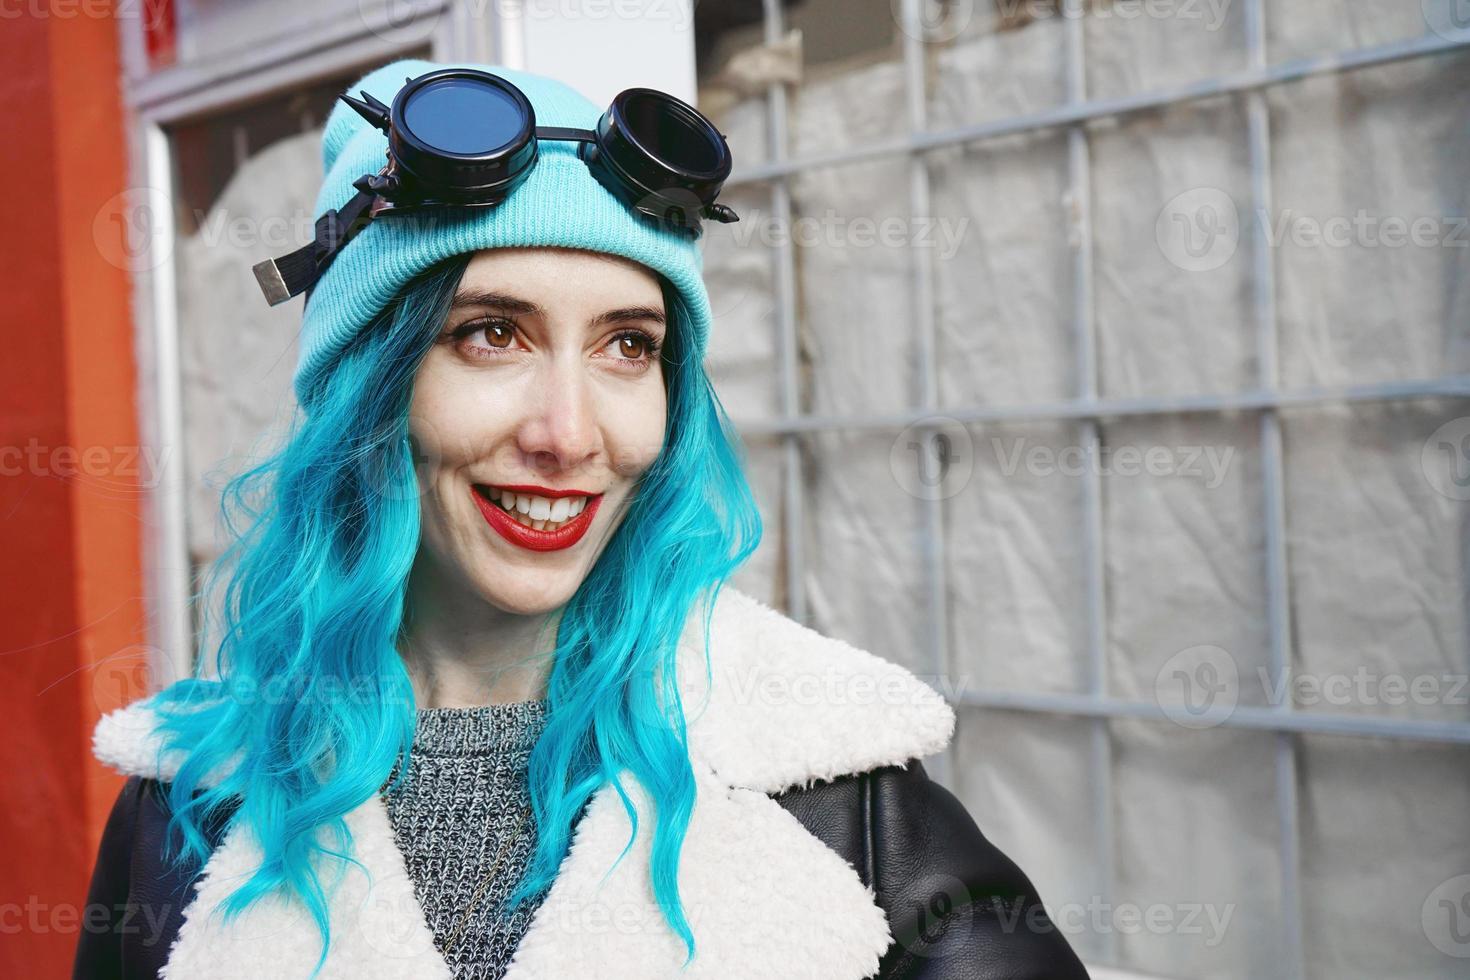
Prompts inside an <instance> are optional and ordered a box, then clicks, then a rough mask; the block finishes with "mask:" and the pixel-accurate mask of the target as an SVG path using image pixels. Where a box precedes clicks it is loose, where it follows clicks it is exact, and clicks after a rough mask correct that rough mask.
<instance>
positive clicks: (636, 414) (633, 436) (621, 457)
mask: <svg viewBox="0 0 1470 980" xmlns="http://www.w3.org/2000/svg"><path fill="white" fill-rule="evenodd" d="M612 418H613V421H612V423H611V424H610V425H609V426H608V428H607V433H608V435H607V439H608V441H609V443H610V446H611V449H612V452H611V456H612V458H613V459H614V460H616V461H617V464H618V468H619V470H620V471H621V472H622V475H624V476H627V477H630V478H631V477H637V476H639V475H640V474H642V473H643V471H644V470H646V469H648V468H649V467H650V466H652V465H653V461H654V460H655V459H657V458H658V454H659V451H660V450H661V449H662V448H663V440H664V432H665V429H666V428H667V425H668V399H667V397H666V396H665V394H664V389H663V385H662V383H660V384H659V385H657V386H656V387H655V386H650V387H649V388H648V389H647V390H645V391H642V392H640V393H639V396H638V397H637V398H636V399H629V400H626V401H624V402H623V403H622V404H620V405H619V406H618V409H617V411H616V412H615V414H614V415H613V416H612Z"/></svg>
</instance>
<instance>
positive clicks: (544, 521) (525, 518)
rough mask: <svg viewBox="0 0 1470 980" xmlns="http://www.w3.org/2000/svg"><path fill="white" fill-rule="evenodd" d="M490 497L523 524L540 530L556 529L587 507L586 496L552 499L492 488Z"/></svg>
mask: <svg viewBox="0 0 1470 980" xmlns="http://www.w3.org/2000/svg"><path fill="white" fill-rule="evenodd" d="M490 498H491V499H492V500H495V501H498V502H499V503H500V506H501V507H503V508H504V509H505V510H507V511H509V512H510V513H512V514H514V515H515V516H516V519H517V520H519V521H520V522H521V523H522V524H525V525H526V526H527V527H533V528H535V529H536V530H538V531H541V530H555V529H556V526H557V525H559V524H561V523H563V522H565V521H568V520H571V519H572V518H574V517H576V516H577V515H578V514H580V513H582V511H584V510H586V509H587V498H586V497H557V498H556V499H555V500H552V499H550V498H548V497H538V496H536V495H534V494H525V493H511V492H510V491H509V490H493V489H492V490H491V491H490Z"/></svg>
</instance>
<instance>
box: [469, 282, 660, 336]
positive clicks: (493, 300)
mask: <svg viewBox="0 0 1470 980" xmlns="http://www.w3.org/2000/svg"><path fill="white" fill-rule="evenodd" d="M467 306H488V307H492V308H493V309H497V310H500V311H502V312H505V313H513V314H516V315H520V316H544V315H545V313H546V311H545V310H543V309H542V308H541V307H540V306H537V305H536V304H535V303H532V302H531V301H530V300H526V299H521V298H520V297H519V296H512V295H510V294H509V293H500V292H496V291H494V290H486V289H467V290H461V291H460V292H458V293H456V294H455V296H454V302H453V304H452V305H451V306H450V310H451V311H453V310H459V309H463V308H465V307H467ZM630 320H652V321H654V322H655V323H664V322H665V320H664V313H663V310H660V309H657V308H656V307H652V306H625V307H622V308H621V309H616V310H607V311H605V312H603V313H599V314H597V316H595V317H593V318H592V324H591V325H592V326H594V327H601V326H605V325H607V324H610V323H626V322H628V321H630Z"/></svg>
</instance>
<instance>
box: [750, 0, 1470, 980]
mask: <svg viewBox="0 0 1470 980" xmlns="http://www.w3.org/2000/svg"><path fill="white" fill-rule="evenodd" d="M920 2H921V0H902V5H901V8H899V14H900V16H901V18H902V25H903V27H904V31H903V34H904V42H903V60H904V69H905V72H904V76H905V85H906V100H907V121H908V128H909V132H908V134H907V135H905V136H903V137H901V138H896V139H892V140H886V141H879V142H874V143H870V144H866V145H861V146H854V147H847V148H843V149H841V150H838V151H834V152H828V153H821V154H812V155H808V156H805V157H801V158H795V159H793V158H790V157H788V156H787V153H786V147H787V138H786V137H787V114H788V106H787V91H786V88H785V85H784V84H783V83H779V82H778V83H773V84H772V85H771V86H769V88H768V89H767V94H766V109H767V136H768V145H769V147H770V154H769V158H768V159H767V160H765V161H763V162H761V163H758V164H756V165H752V166H747V167H743V168H741V169H740V170H738V171H737V172H736V173H734V174H732V175H731V178H730V179H729V180H728V181H727V182H726V186H727V187H737V186H750V185H768V186H769V189H770V193H771V206H772V214H773V218H774V220H775V221H777V222H780V223H781V225H782V226H783V227H784V226H786V225H789V222H790V219H791V211H792V201H791V192H790V186H789V180H790V178H791V177H793V176H794V175H797V174H800V173H803V172H806V171H810V170H814V169H818V168H830V167H838V166H842V165H847V164H853V163H859V162H864V161H868V160H874V159H883V158H890V157H899V156H907V158H908V160H909V162H910V166H909V174H910V181H909V187H908V200H909V207H910V213H911V214H914V215H927V214H928V213H929V211H930V200H929V171H928V167H927V165H926V162H925V158H924V154H925V152H926V151H929V150H933V149H936V148H940V147H946V146H953V145H958V144H967V143H974V142H979V141H984V140H992V139H996V138H998V137H1003V136H1010V135H1014V134H1017V133H1033V132H1039V131H1042V130H1050V129H1064V130H1065V131H1066V136H1067V149H1068V172H1067V177H1068V184H1069V191H1068V194H1069V203H1070V204H1071V210H1072V214H1073V219H1072V220H1073V221H1074V227H1073V229H1072V230H1073V232H1074V233H1075V234H1074V236H1073V242H1074V255H1073V280H1074V281H1073V286H1074V303H1073V309H1072V319H1073V334H1074V340H1075V343H1076V360H1075V365H1076V372H1077V377H1078V385H1077V392H1076V395H1075V397H1074V398H1072V399H1070V400H1065V401H1056V402H1050V403H1038V404H1012V405H975V406H965V407H955V408H941V407H940V405H939V402H938V394H937V392H938V385H937V365H936V353H935V337H934V330H935V301H934V269H933V258H932V254H931V252H930V251H929V250H926V249H915V250H913V251H912V252H911V255H912V258H913V264H912V272H913V276H914V297H915V301H914V305H915V309H914V311H913V312H914V321H913V322H914V323H915V325H916V328H915V336H914V346H915V350H916V352H917V361H918V367H917V377H916V378H915V379H914V381H915V384H914V390H915V392H916V394H915V398H914V405H913V407H912V408H911V409H910V410H907V411H900V412H888V413H878V414H862V415H850V416H832V415H818V414H807V413H803V412H801V411H800V391H799V387H798V345H797V314H796V306H795V295H796V292H795V290H796V262H795V253H794V250H793V245H792V242H791V239H790V236H782V237H781V240H780V242H779V243H778V244H777V245H776V247H775V249H774V252H773V265H774V268H773V289H774V293H775V297H774V298H775V325H776V331H777V335H776V336H777V343H776V361H777V371H778V378H779V392H780V394H779V407H780V413H781V414H780V415H779V416H777V417H776V418H773V419H749V420H741V421H739V422H738V423H737V425H738V428H739V430H740V431H741V433H742V434H743V435H744V436H745V437H747V438H761V437H772V438H775V439H777V440H778V441H779V445H780V448H781V459H782V464H783V465H782V482H781V496H782V500H781V504H782V507H783V512H784V513H785V515H786V521H787V524H786V527H785V536H784V546H785V552H784V556H783V557H784V560H785V563H786V567H787V568H788V569H789V570H790V574H789V575H788V576H787V589H788V594H787V597H786V600H787V606H788V611H789V612H790V614H791V615H792V616H793V617H794V618H796V619H798V620H801V621H805V620H806V619H807V602H806V595H805V590H804V585H803V581H802V570H803V569H804V568H805V562H804V556H803V539H804V531H805V514H804V506H805V501H804V499H803V495H802V478H801V477H802V474H801V469H800V467H801V459H802V457H801V439H802V437H803V436H804V435H805V434H808V433H823V432H855V431H893V432H898V431H901V430H903V429H905V428H907V427H909V426H916V427H917V429H918V431H919V432H920V433H921V434H922V435H923V436H924V437H925V439H924V444H925V445H926V446H930V447H932V446H933V445H934V439H935V438H936V436H937V434H938V432H939V426H940V425H941V423H944V422H948V421H949V420H955V421H958V422H961V423H963V424H976V423H985V422H996V421H1015V420H1034V421H1050V422H1067V421H1071V422H1074V423H1075V426H1076V432H1077V436H1078V439H1079V444H1080V446H1081V448H1082V449H1083V452H1084V453H1085V454H1086V455H1087V457H1088V458H1091V459H1096V458H1097V456H1098V453H1099V451H1100V443H1101V435H1100V425H1101V422H1102V420H1104V419H1109V418H1126V417H1130V416H1135V417H1136V416H1151V415H1179V414H1184V413H1211V414H1214V413H1223V412H1230V411H1249V412H1254V413H1257V414H1258V419H1259V432H1260V453H1261V468H1262V469H1261V472H1262V477H1261V482H1262V500H1261V508H1262V512H1263V516H1264V524H1265V544H1264V552H1265V555H1264V558H1265V569H1264V570H1265V581H1266V591H1267V597H1266V598H1267V616H1268V637H1269V651H1268V652H1269V664H1270V671H1271V674H1272V676H1273V677H1275V678H1278V679H1279V678H1282V677H1286V676H1288V675H1289V673H1290V669H1291V662H1292V655H1291V639H1290V637H1291V621H1290V617H1291V603H1290V598H1289V588H1290V583H1289V578H1288V574H1287V567H1288V566H1287V553H1286V512H1285V493H1284V484H1283V462H1282V444H1281V421H1280V414H1281V411H1282V410H1285V409H1291V408H1294V407H1311V406H1320V405H1329V404H1343V403H1356V402H1388V401H1405V400H1415V399H1426V398H1435V397H1449V398H1465V397H1470V376H1465V375H1459V376H1450V377H1444V378H1436V379H1426V380H1422V381H1407V382H1392V383H1383V384H1366V385H1348V386H1335V387H1321V388H1313V389H1299V390H1295V391H1282V390H1280V389H1279V388H1278V387H1277V385H1278V371H1277V343H1278V340H1277V312H1276V282H1275V276H1276V270H1275V264H1274V256H1273V250H1272V249H1271V248H1270V246H1269V242H1268V241H1267V237H1266V236H1267V229H1265V228H1264V227H1263V226H1262V225H1261V223H1260V222H1252V223H1251V224H1252V227H1253V228H1254V231H1253V241H1252V245H1253V258H1252V262H1253V265H1252V279H1253V296H1252V315H1253V319H1254V327H1255V353H1256V360H1257V365H1258V373H1257V377H1256V379H1255V384H1256V386H1257V387H1256V388H1255V390H1249V391H1241V392H1234V393H1222V394H1210V395H1193V396H1172V397H1171V396H1161V397H1139V398H1102V397H1099V394H1098V363H1097V344H1096V334H1095V329H1094V323H1093V262H1092V225H1091V210H1090V209H1091V199H1090V186H1091V179H1092V174H1091V160H1090V155H1089V144H1088V138H1087V130H1086V127H1087V124H1088V123H1090V122H1092V121H1094V120H1099V119H1104V118H1119V117H1125V116H1128V115H1130V114H1133V113H1139V112H1145V111H1149V110H1154V109H1159V108H1163V107H1170V106H1175V105H1180V104H1184V103H1189V102H1194V101H1197V100H1201V99H1208V98H1211V97H1218V96H1223V95H1232V94H1234V95H1239V96H1241V98H1242V102H1243V104H1244V107H1245V111H1246V119H1247V124H1248V129H1247V134H1248V141H1249V146H1248V151H1249V164H1250V171H1251V198H1252V201H1251V203H1252V208H1253V213H1256V212H1259V211H1260V210H1262V209H1264V210H1265V211H1267V212H1269V210H1270V208H1271V206H1272V188H1271V158H1270V151H1271V137H1270V116H1269V110H1268V107H1267V104H1266V91H1267V89H1268V88H1270V87H1272V86H1278V85H1281V84H1284V83H1288V82H1292V81H1297V80H1301V79H1306V78H1310V77H1313V76H1319V75H1328V74H1334V73H1340V72H1345V71H1350V70H1354V69H1358V68H1366V67H1374V66H1380V65H1386V64H1390V63H1393V62H1398V61H1404V60H1408V59H1416V58H1425V57H1430V56H1433V55H1437V54H1443V53H1447V52H1454V51H1460V50H1465V49H1470V31H1465V32H1460V33H1452V34H1446V35H1427V36H1424V37H1420V38H1415V39H1412V40H1407V41H1401V42H1397V43H1392V44H1383V45H1377V46H1372V47H1366V48H1362V49H1359V50H1354V51H1347V52H1339V53H1335V54H1330V55H1323V56H1320V57H1313V58H1302V59H1297V60H1293V61H1289V62H1285V63H1282V64H1277V65H1270V64H1268V62H1267V51H1266V29H1265V12H1264V6H1263V4H1264V0H1247V2H1246V4H1245V6H1244V8H1243V20H1244V33H1245V37H1244V46H1245V52H1246V57H1247V65H1246V67H1245V68H1244V69H1243V70H1241V71H1238V72H1234V73H1231V74H1228V75H1223V76H1219V77H1215V78H1211V79H1206V80H1203V81H1199V82H1196V83H1192V84H1189V85H1182V86H1178V87H1174V88H1170V89H1166V90H1162V91H1156V92H1146V93H1140V94H1136V95H1130V96H1127V97H1123V98H1114V99H1101V100H1088V98H1087V93H1086V61H1085V50H1084V43H1083V20H1082V17H1083V10H1082V0H1063V6H1062V8H1061V9H1062V13H1063V15H1064V16H1065V17H1066V19H1067V24H1066V64H1065V73H1066V92H1067V98H1066V101H1065V102H1063V103H1062V104H1059V105H1057V106H1055V107H1052V108H1048V109H1046V110H1043V111H1041V112H1036V113H1031V114H1026V115H1021V116H1015V117H1009V118H1003V119H998V120H993V121H988V122H983V123H977V124H974V125H966V126H959V127H953V128H949V129H945V130H932V131H931V130H929V129H928V128H927V112H926V109H927V102H926V92H925V85H924V77H925V76H924V58H925V52H924V41H923V40H922V29H921V27H920V8H919V5H920ZM764 15H765V22H764V39H765V41H766V43H768V44H775V43H777V42H778V41H779V40H780V39H781V37H782V35H783V33H784V24H783V18H782V9H781V5H780V3H779V2H778V0H764ZM930 452H931V453H932V452H934V450H933V449H932V448H931V449H930ZM1086 472H1087V475H1085V476H1083V477H1081V480H1082V488H1081V490H1082V493H1081V499H1082V529H1081V530H1082V541H1083V548H1084V554H1085V556H1086V557H1085V569H1084V575H1083V585H1084V593H1085V613H1084V615H1085V636H1086V637H1087V650H1086V651H1085V657H1086V668H1087V669H1086V674H1085V677H1086V682H1085V683H1086V690H1085V692H1084V693H1078V694H1062V693H1040V692H1038V693H1023V692H1015V691H984V690H971V691H966V692H964V693H962V694H959V695H957V696H956V703H957V705H959V706H963V707H974V708H981V709H987V710H999V711H1023V712H1033V713H1037V714H1043V715H1048V714H1049V715H1057V716H1072V717H1079V718H1083V719H1086V720H1087V721H1088V722H1089V734H1090V736H1091V737H1090V743H1089V752H1090V770H1091V772H1092V774H1093V780H1092V785H1091V786H1090V787H1089V793H1090V795H1091V800H1092V808H1093V815H1094V830H1095V832H1094V841H1093V846H1094V848H1095V854H1096V857H1097V861H1096V867H1097V881H1096V888H1095V891H1094V894H1096V895H1098V896H1101V897H1102V899H1103V901H1110V900H1111V892H1112V886H1113V882H1114V881H1115V880H1116V873H1115V861H1116V859H1115V846H1114V845H1115V842H1114V839H1113V826H1112V813H1113V806H1112V797H1113V788H1112V784H1111V780H1112V758H1111V755H1112V746H1111V740H1110V737H1109V722H1110V720H1111V719H1114V718H1135V719H1143V720H1146V721H1151V722H1160V723H1169V716H1168V715H1167V714H1166V713H1165V711H1164V710H1163V708H1162V707H1161V706H1159V705H1157V704H1151V703H1146V702H1134V701H1125V700H1120V699H1117V698H1113V697H1111V696H1110V695H1109V693H1108V677H1107V662H1106V652H1107V645H1106V640H1107V633H1106V630H1107V620H1106V615H1107V610H1106V604H1105V599H1104V574H1105V573H1104V567H1103V533H1102V487H1101V477H1100V474H1099V472H1098V468H1097V467H1095V466H1094V467H1087V468H1086ZM919 506H920V508H921V513H920V527H921V529H922V531H921V535H922V536H921V539H920V540H919V542H918V545H917V546H918V548H919V553H920V556H921V566H922V568H923V569H924V571H925V575H926V580H925V583H924V586H925V593H926V598H927V609H926V614H927V620H926V621H927V622H928V623H929V624H930V625H929V627H928V628H927V630H926V635H925V636H924V638H923V640H924V643H925V645H926V647H925V648H926V650H927V659H928V662H929V663H930V664H931V667H932V670H933V672H934V675H935V676H938V677H945V676H949V674H950V662H951V653H950V650H949V649H948V630H947V623H948V619H949V609H948V603H947V596H948V591H947V590H948V582H947V569H946V560H945V550H944V539H943V535H942V534H941V529H942V523H941V522H942V517H943V502H942V501H941V500H923V501H920V502H919ZM1220 724H1221V727H1224V728H1233V729H1245V730H1256V731H1262V732H1269V733H1271V734H1272V735H1273V737H1274V751H1275V767H1276V769H1275V784H1276V814H1277V830H1278V835H1279V839H1280V848H1281V861H1282V877H1281V883H1280V887H1281V900H1282V916H1281V929H1282V941H1283V950H1284V954H1285V956H1284V961H1283V972H1282V976H1285V977H1294V978H1300V977H1302V976H1304V974H1305V967H1304V959H1303V941H1302V939H1303V937H1302V918H1301V884H1300V846H1299V828H1298V802H1297V770H1296V763H1297V753H1296V749H1297V736H1299V735H1304V734H1322V735H1340V736H1356V737H1376V738H1388V739H1401V740H1418V741H1426V742H1435V743H1450V744H1470V722H1448V721H1445V722H1440V721H1427V720H1414V719H1399V718H1392V717H1375V716H1371V715H1352V714H1341V713H1339V714H1329V713H1323V712H1317V711H1311V712H1303V711H1297V710H1294V709H1293V706H1292V704H1291V703H1290V701H1289V700H1288V701H1286V702H1284V703H1282V704H1279V705H1274V706H1270V707H1257V706H1245V705H1241V706H1237V707H1236V708H1235V709H1234V711H1233V712H1232V713H1231V714H1230V715H1229V717H1227V718H1225V719H1224V720H1223V721H1222V722H1221V723H1220ZM930 768H931V770H933V771H934V773H935V776H936V778H938V779H939V780H940V781H941V782H948V781H949V780H950V778H951V776H952V772H953V759H952V758H951V757H950V754H949V753H948V752H946V753H945V754H944V755H942V756H939V757H937V758H936V760H934V762H933V763H931V764H930ZM1101 939H1102V942H1103V950H1102V955H1103V957H1104V959H1106V960H1107V961H1110V962H1115V961H1116V948H1115V947H1116V944H1115V941H1114V936H1113V935H1112V934H1111V933H1106V934H1104V935H1103V936H1102V937H1101Z"/></svg>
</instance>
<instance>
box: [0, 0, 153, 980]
mask: <svg viewBox="0 0 1470 980" xmlns="http://www.w3.org/2000/svg"><path fill="white" fill-rule="evenodd" d="M110 8H111V5H110V4H107V3H103V2H96V0H93V2H88V3H79V4H46V3H42V4H24V5H12V6H11V7H10V8H9V10H8V12H6V13H5V19H4V20H3V21H0V66H4V71H3V72H0V137H3V143H4V149H3V154H4V168H3V174H4V180H5V184H6V186H5V190H4V194H3V200H4V214H5V218H6V221H5V223H4V230H3V233H0V296H3V300H0V311H3V312H0V721H3V725H4V733H3V737H0V773H3V774H4V779H5V782H6V786H5V790H6V791H5V794H4V804H3V805H0V976H9V977H20V976H27V977H42V976H44V977H58V976H66V975H68V974H69V970H70V964H71V957H72V951H73V949H74V947H75V944H76V940H77V935H78V930H79V928H80V922H81V916H82V913H83V911H84V908H83V903H84V901H85V898H86V884H87V879H88V877H89V875H90V873H91V866H92V861H93V858H94V856H95V853H96V846H97V839H98V835H99V834H100V832H101V827H102V823H103V821H104V820H105V818H106V814H107V811H108V809H109V807H110V806H111V803H112V799H113V797H114V796H115V795H116V792H117V789H118V787H119V786H120V785H121V779H120V778H119V777H116V776H112V775H110V774H108V773H106V772H105V771H104V770H103V769H102V768H101V767H100V766H98V765H97V764H96V763H95V762H93V761H92V758H91V753H90V737H91V731H92V726H93V724H94V723H95V721H96V719H97V717H98V715H99V714H100V712H101V711H102V710H105V709H107V708H110V707H112V704H111V703H109V700H110V697H111V696H110V694H109V689H110V688H111V687H112V685H109V684H107V683H98V682H97V678H98V674H97V671H96V669H95V668H96V665H97V664H99V663H102V662H104V661H107V660H108V658H110V657H112V656H114V655H116V654H118V653H119V652H121V653H123V654H124V655H129V654H132V655H136V652H137V651H138V650H139V649H141V643H142V642H143V638H144V616H143V605H142V601H141V600H142V595H143V581H142V572H141V561H140V556H141V540H142V539H141V534H142V530H143V524H142V520H141V517H140V515H141V510H142V500H141V494H140V491H141V484H142V483H143V482H144V478H145V477H146V470H140V468H139V466H140V464H139V462H138V460H139V457H138V455H137V453H138V433H137V417H136V409H135V401H136V381H135V379H136V370H135V364H134V354H133V324H132V318H131V306H130V299H129V293H130V285H129V276H128V273H127V272H126V270H125V269H123V268H121V267H120V266H119V263H117V262H116V260H115V255H116V252H115V251H113V250H109V249H108V248H106V247H105V244H99V242H98V239H97V236H96V232H95V230H94V228H95V224H96V223H95V219H96V217H97V215H98V214H99V213H102V212H103V211H104V209H105V208H107V207H109V206H110V205H109V203H108V202H109V200H111V199H115V197H116V195H117V194H119V193H120V192H122V191H123V190H124V189H125V187H126V185H127V166H126V159H127V155H126V150H125V142H124V132H125V130H124V126H125V123H124V120H123V117H122V108H121V94H120V84H121V70H120V66H119V57H118V45H119V41H118V19H117V18H116V17H115V16H113V14H112V12H111V9H110ZM111 206H114V207H115V204H113V205H111ZM109 255H111V256H113V258H112V260H109Z"/></svg>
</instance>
